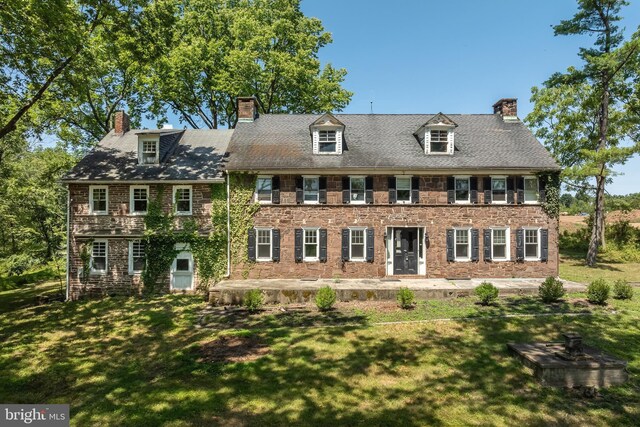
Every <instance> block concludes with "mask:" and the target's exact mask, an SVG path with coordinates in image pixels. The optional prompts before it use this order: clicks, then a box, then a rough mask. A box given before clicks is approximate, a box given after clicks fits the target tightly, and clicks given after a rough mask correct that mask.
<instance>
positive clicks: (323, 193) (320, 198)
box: [318, 176, 327, 205]
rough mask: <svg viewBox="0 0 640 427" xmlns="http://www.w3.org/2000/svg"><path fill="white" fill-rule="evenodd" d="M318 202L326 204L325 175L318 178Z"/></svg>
mask: <svg viewBox="0 0 640 427" xmlns="http://www.w3.org/2000/svg"><path fill="white" fill-rule="evenodd" d="M318 188H319V192H318V203H320V204H323V205H326V204H327V177H326V176H321V177H320V178H319V179H318Z"/></svg>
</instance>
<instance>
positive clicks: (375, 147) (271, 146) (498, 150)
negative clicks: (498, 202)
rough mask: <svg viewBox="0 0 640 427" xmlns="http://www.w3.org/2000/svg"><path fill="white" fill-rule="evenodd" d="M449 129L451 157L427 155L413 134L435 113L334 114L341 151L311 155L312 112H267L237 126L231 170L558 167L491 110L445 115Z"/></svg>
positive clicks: (523, 130) (520, 128) (524, 131)
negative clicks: (339, 130)
mask: <svg viewBox="0 0 640 427" xmlns="http://www.w3.org/2000/svg"><path fill="white" fill-rule="evenodd" d="M447 116H448V117H450V118H451V120H453V121H454V122H455V123H456V124H457V125H458V127H457V128H456V129H455V147H456V151H455V153H454V155H453V156H448V155H426V154H425V153H424V150H423V148H422V146H421V145H420V143H419V142H418V141H417V140H416V137H415V136H414V133H415V132H416V131H417V130H418V129H419V128H420V127H421V126H422V125H424V124H425V123H426V122H427V121H428V120H429V119H430V118H431V117H433V114H398V115H395V114H336V115H335V117H336V118H337V119H338V120H340V121H341V122H343V123H344V125H345V131H344V144H345V145H344V152H343V154H342V155H318V154H316V155H314V154H312V145H311V135H310V133H309V124H310V123H312V122H313V121H314V120H316V119H318V117H320V115H315V114H295V115H294V114H291V115H288V114H273V115H271V114H267V115H263V116H260V117H259V118H258V119H257V120H256V121H255V122H253V123H238V125H237V127H236V129H235V132H234V134H233V137H232V138H231V142H230V143H229V163H228V165H227V168H228V169H229V170H276V169H278V170H283V169H346V168H348V169H360V168H362V169H374V168H375V169H395V170H398V169H405V170H408V169H411V170H433V169H454V170H465V169H469V170H470V169H478V168H483V169H484V168H487V169H539V170H557V169H559V166H558V165H557V163H556V162H555V161H554V159H553V158H552V157H551V155H550V154H549V152H548V151H547V150H546V149H545V148H544V147H543V146H542V145H541V144H540V142H538V140H537V139H536V138H535V137H534V136H533V134H532V133H531V131H530V130H529V129H528V128H527V127H526V126H525V125H524V124H523V123H522V122H520V121H515V122H506V121H504V120H503V119H502V117H500V116H499V115H495V114H447Z"/></svg>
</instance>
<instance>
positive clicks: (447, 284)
mask: <svg viewBox="0 0 640 427" xmlns="http://www.w3.org/2000/svg"><path fill="white" fill-rule="evenodd" d="M543 280H544V278H539V279H534V278H527V279H524V278H512V279H482V278H479V279H462V280H457V279H422V278H410V279H409V278H403V279H397V278H384V279H340V280H339V281H335V280H333V279H260V280H224V281H222V282H220V283H218V284H216V285H215V286H212V287H211V288H210V290H209V302H210V303H211V304H215V305H234V304H241V303H242V298H243V296H244V294H245V293H246V292H247V291H249V290H250V289H256V288H257V289H261V290H262V291H263V293H264V295H265V303H267V304H291V303H304V302H309V301H313V299H314V297H315V294H316V292H317V290H318V289H320V288H322V287H324V286H331V287H332V288H333V289H335V290H336V294H337V298H338V300H339V301H354V300H356V301H367V300H395V299H396V294H397V292H398V289H400V288H409V289H411V290H412V291H413V292H414V293H415V296H416V298H417V299H446V298H458V297H465V296H470V295H472V294H473V289H474V288H475V287H476V286H478V285H479V284H480V283H482V282H484V281H487V282H491V283H493V284H494V285H495V286H496V287H497V288H498V289H499V291H500V296H506V295H536V294H537V293H538V286H540V283H542V281H543ZM563 283H564V287H565V289H566V290H567V291H568V292H577V291H583V290H585V288H586V286H585V285H583V284H580V283H576V282H571V281H568V280H563Z"/></svg>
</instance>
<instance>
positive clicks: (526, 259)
mask: <svg viewBox="0 0 640 427" xmlns="http://www.w3.org/2000/svg"><path fill="white" fill-rule="evenodd" d="M524 261H533V262H540V258H525V259H524Z"/></svg>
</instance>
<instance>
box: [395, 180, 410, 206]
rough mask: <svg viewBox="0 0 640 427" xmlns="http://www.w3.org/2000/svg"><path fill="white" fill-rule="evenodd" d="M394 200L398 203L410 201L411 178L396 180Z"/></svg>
mask: <svg viewBox="0 0 640 427" xmlns="http://www.w3.org/2000/svg"><path fill="white" fill-rule="evenodd" d="M396 200H397V201H398V202H410V201H411V177H400V178H396Z"/></svg>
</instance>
